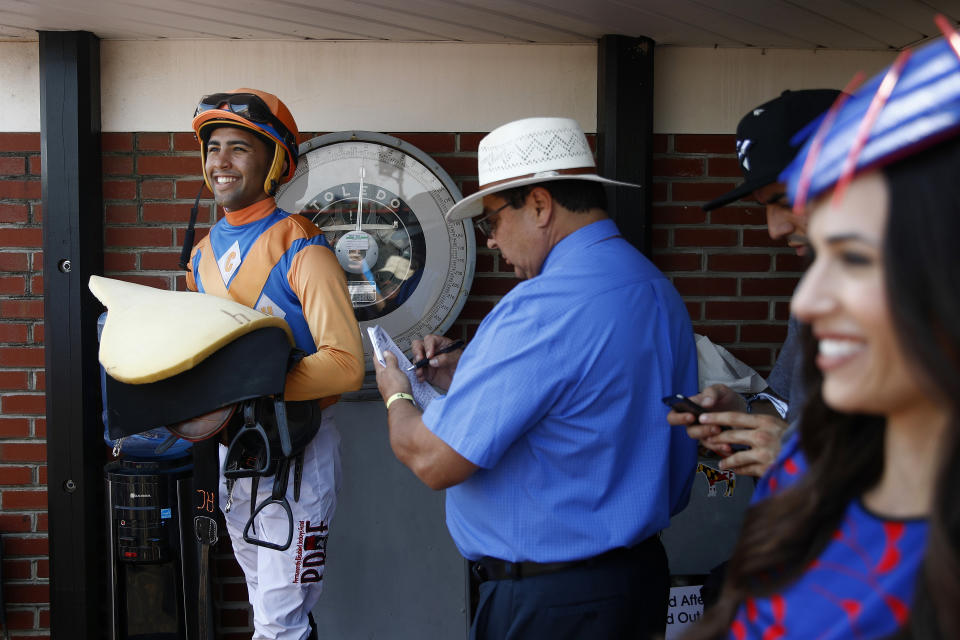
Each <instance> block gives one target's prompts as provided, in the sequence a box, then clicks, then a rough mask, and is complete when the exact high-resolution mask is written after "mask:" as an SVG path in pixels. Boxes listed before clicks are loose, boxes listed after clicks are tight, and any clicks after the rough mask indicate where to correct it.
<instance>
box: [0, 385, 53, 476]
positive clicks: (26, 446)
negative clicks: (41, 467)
mask: <svg viewBox="0 0 960 640" xmlns="http://www.w3.org/2000/svg"><path fill="white" fill-rule="evenodd" d="M36 397H38V398H43V396H36ZM4 399H6V398H4ZM0 453H2V456H0V459H2V460H3V461H4V462H46V460H47V445H46V444H44V443H42V442H8V443H5V444H2V445H0Z"/></svg>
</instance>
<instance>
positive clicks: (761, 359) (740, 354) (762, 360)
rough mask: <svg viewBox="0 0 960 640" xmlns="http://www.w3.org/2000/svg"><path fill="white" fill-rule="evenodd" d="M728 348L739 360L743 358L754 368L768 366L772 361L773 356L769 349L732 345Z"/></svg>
mask: <svg viewBox="0 0 960 640" xmlns="http://www.w3.org/2000/svg"><path fill="white" fill-rule="evenodd" d="M728 348H729V351H730V353H732V354H733V355H735V356H736V357H737V358H739V359H740V360H743V361H744V362H745V363H747V364H748V365H750V366H751V367H753V368H754V369H760V368H761V367H769V366H770V364H771V363H772V361H773V357H772V354H771V352H770V350H769V349H744V348H740V347H734V346H730V347H728Z"/></svg>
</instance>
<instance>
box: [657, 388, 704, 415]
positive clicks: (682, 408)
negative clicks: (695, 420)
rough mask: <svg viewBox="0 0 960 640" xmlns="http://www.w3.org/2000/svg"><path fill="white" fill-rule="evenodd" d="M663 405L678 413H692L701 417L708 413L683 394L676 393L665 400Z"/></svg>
mask: <svg viewBox="0 0 960 640" xmlns="http://www.w3.org/2000/svg"><path fill="white" fill-rule="evenodd" d="M663 404H665V405H667V406H668V407H670V408H671V409H673V410H674V411H676V412H678V413H692V414H693V415H695V416H699V415H700V414H701V413H706V411H707V410H706V409H705V408H703V407H701V406H700V405H699V404H697V403H696V402H694V401H693V400H691V399H690V398H688V397H686V396H685V395H683V394H682V393H675V394H673V395H672V396H667V397H666V398H663Z"/></svg>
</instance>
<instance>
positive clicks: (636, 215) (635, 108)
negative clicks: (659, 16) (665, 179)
mask: <svg viewBox="0 0 960 640" xmlns="http://www.w3.org/2000/svg"><path fill="white" fill-rule="evenodd" d="M599 44H600V46H599V52H598V55H597V156H598V158H599V161H600V173H601V175H603V176H604V177H607V178H612V179H614V180H623V181H625V182H633V183H635V184H639V185H642V189H628V188H625V187H617V188H611V189H608V190H607V195H608V198H609V209H610V214H611V216H613V218H614V220H616V221H617V226H618V227H620V232H621V233H622V234H623V235H624V237H625V238H626V239H627V240H629V241H630V242H631V244H633V246H635V247H637V248H638V249H640V250H641V251H643V252H644V253H645V254H647V255H650V214H651V207H652V204H653V196H652V191H651V190H652V183H653V179H652V163H653V48H654V42H653V40H651V39H650V38H642V37H641V38H631V37H628V36H617V35H606V36H603V37H602V38H600V43H599Z"/></svg>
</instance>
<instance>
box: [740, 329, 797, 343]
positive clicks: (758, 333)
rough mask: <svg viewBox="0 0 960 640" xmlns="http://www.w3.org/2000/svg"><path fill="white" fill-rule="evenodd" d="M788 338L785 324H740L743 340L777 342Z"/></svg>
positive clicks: (741, 339) (741, 338)
mask: <svg viewBox="0 0 960 640" xmlns="http://www.w3.org/2000/svg"><path fill="white" fill-rule="evenodd" d="M786 339H787V325H785V324H744V325H741V326H740V341H741V342H775V343H777V344H780V343H782V342H783V341H784V340H786Z"/></svg>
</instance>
